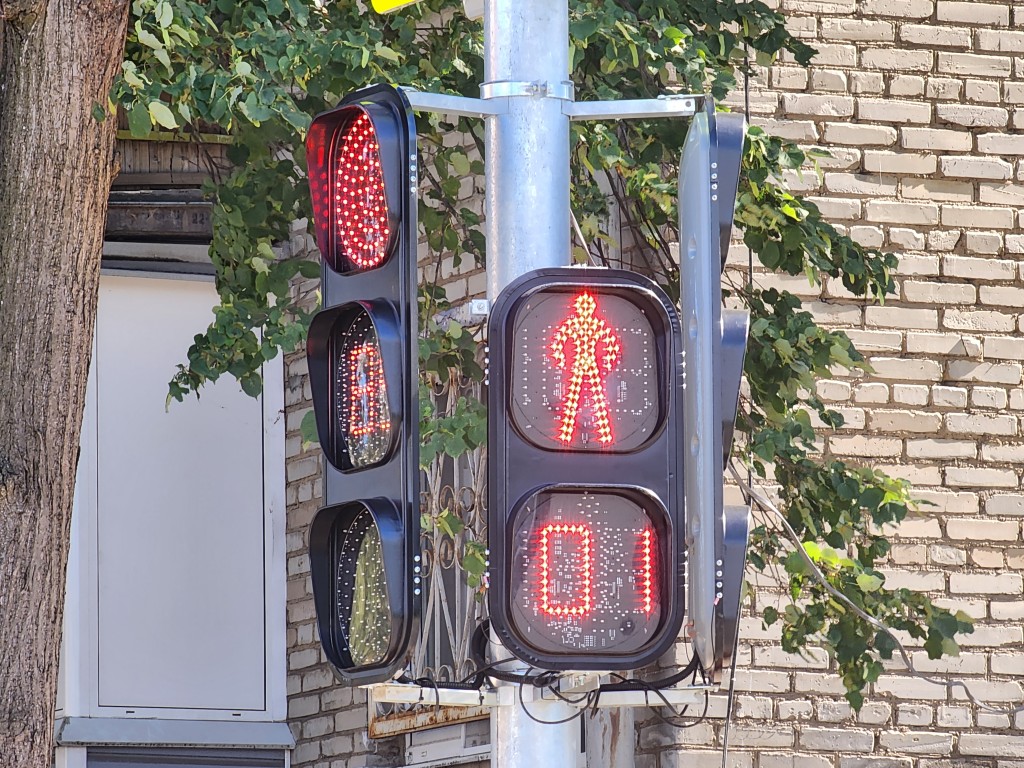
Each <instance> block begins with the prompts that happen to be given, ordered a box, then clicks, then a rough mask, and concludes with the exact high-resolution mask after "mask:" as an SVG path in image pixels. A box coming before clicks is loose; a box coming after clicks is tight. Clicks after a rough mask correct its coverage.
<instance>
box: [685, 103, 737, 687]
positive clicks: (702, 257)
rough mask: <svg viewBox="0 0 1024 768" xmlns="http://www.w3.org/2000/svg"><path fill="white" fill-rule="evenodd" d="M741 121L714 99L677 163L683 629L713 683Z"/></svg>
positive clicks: (731, 520) (724, 579)
mask: <svg viewBox="0 0 1024 768" xmlns="http://www.w3.org/2000/svg"><path fill="white" fill-rule="evenodd" d="M745 134H746V123H745V121H744V120H743V118H742V116H740V115H735V114H727V113H716V112H715V108H714V103H713V102H712V101H711V99H707V100H706V102H705V109H704V111H703V112H701V113H698V114H697V115H696V116H695V117H694V119H693V122H692V124H691V126H690V129H689V133H688V134H687V138H686V144H685V147H684V150H683V158H682V160H681V162H680V166H679V267H680V269H679V283H680V304H681V313H680V320H681V323H682V326H683V350H684V380H685V397H684V406H683V409H684V417H683V425H684V426H683V429H684V437H685V444H686V451H687V457H686V471H685V472H684V475H685V480H684V483H685V516H686V552H687V593H688V600H689V603H688V623H687V631H688V633H689V635H690V637H691V639H692V641H693V647H694V653H695V655H696V656H697V657H698V658H699V659H700V662H701V665H702V668H703V671H704V674H705V677H706V678H707V679H708V680H709V681H710V682H712V683H715V684H717V683H718V682H720V680H721V673H722V670H723V669H725V668H726V667H728V666H729V663H730V661H731V659H732V656H733V653H734V651H735V647H736V642H737V631H738V627H739V613H740V593H741V589H742V584H743V571H744V568H745V565H746V551H747V539H748V536H749V531H750V508H749V507H744V506H727V505H725V503H724V499H723V496H724V493H723V491H724V487H723V473H724V470H725V464H726V462H727V461H728V457H729V454H730V452H731V449H732V440H733V428H734V425H735V421H736V415H737V404H738V400H739V391H740V382H741V379H742V376H743V358H744V354H745V351H746V343H747V331H748V326H749V322H750V318H749V313H748V312H746V311H745V310H726V309H723V307H722V276H721V273H722V270H723V269H724V267H725V260H726V256H727V254H728V250H729V241H730V238H731V233H732V222H733V215H734V209H735V205H736V192H737V189H738V185H739V178H740V164H741V161H742V156H743V143H744V139H745Z"/></svg>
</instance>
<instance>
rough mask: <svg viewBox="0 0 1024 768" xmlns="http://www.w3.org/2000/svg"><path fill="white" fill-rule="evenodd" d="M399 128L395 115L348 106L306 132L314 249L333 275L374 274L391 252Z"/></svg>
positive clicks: (396, 217)
mask: <svg viewBox="0 0 1024 768" xmlns="http://www.w3.org/2000/svg"><path fill="white" fill-rule="evenodd" d="M399 124H400V123H399V121H398V117H397V115H396V114H395V113H394V112H393V111H391V110H389V109H384V108H381V107H380V106H379V105H368V106H367V107H366V108H364V107H363V106H356V105H349V106H345V107H340V108H338V109H336V110H332V111H331V112H325V113H323V114H322V115H318V116H317V117H316V118H315V119H314V120H313V123H312V125H310V127H309V134H308V135H307V137H306V161H307V166H308V170H309V189H310V194H311V196H312V202H313V218H314V222H315V224H316V234H317V243H318V245H319V246H320V251H321V254H322V256H323V258H324V261H326V262H327V263H328V264H329V265H330V267H331V269H333V270H334V271H335V272H339V273H342V274H344V273H350V272H362V271H366V270H370V269H374V268H376V267H379V266H381V265H382V264H384V263H385V262H386V261H387V260H388V258H389V257H390V255H391V253H392V252H393V251H394V245H395V241H396V238H397V234H398V229H399V222H400V220H401V217H400V214H399V210H398V209H399V207H400V202H399V201H400V198H401V195H400V194H399V193H400V190H398V189H397V186H399V185H398V184H396V183H395V181H396V177H395V176H394V174H395V172H396V170H397V165H396V164H398V163H400V162H401V157H400V156H399V153H401V155H402V156H404V152H405V150H404V149H401V148H400V144H401V142H400V141H398V140H397V138H396V137H397V136H398V135H399V134H400V133H401V131H400V130H399ZM385 163H390V165H389V170H386V169H385V167H384V166H385ZM388 174H391V175H388ZM385 179H388V180H389V182H386V181H385ZM392 186H393V187H396V188H395V189H390V188H389V187H392Z"/></svg>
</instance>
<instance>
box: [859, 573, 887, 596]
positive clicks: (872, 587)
mask: <svg viewBox="0 0 1024 768" xmlns="http://www.w3.org/2000/svg"><path fill="white" fill-rule="evenodd" d="M883 583H884V580H883V579H881V578H879V577H878V576H875V575H873V574H870V573H860V574H857V586H858V587H860V588H861V590H862V591H864V592H877V591H878V590H879V589H881V588H882V584H883Z"/></svg>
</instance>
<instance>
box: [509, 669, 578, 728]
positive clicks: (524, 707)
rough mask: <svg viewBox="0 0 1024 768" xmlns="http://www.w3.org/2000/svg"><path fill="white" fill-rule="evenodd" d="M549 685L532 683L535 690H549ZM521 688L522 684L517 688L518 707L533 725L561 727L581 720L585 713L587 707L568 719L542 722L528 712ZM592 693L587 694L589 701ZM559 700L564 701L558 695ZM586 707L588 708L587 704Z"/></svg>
mask: <svg viewBox="0 0 1024 768" xmlns="http://www.w3.org/2000/svg"><path fill="white" fill-rule="evenodd" d="M532 669H533V667H529V668H528V671H530V670H532ZM540 676H541V675H536V676H535V677H540ZM551 685H552V684H550V683H549V684H547V685H538V684H536V683H534V686H535V687H537V688H543V687H547V688H550V687H551ZM523 687H524V686H523V684H522V683H520V685H519V686H518V688H519V691H518V693H519V706H520V707H521V708H522V710H523V712H524V713H525V714H526V716H527V717H528V718H530V719H531V720H533V721H534V722H535V723H541V724H542V725H561V724H562V723H571V722H572V721H573V720H575V719H577V718H580V719H581V720H582V718H583V715H585V714H586V712H587V707H584V708H582V709H580V711H579V712H576V713H574V714H572V715H570V716H569V717H563V718H561V719H559V720H544V719H543V718H540V717H537V716H536V715H534V714H533V713H532V712H531V711H530V710H529V708H528V707H527V706H526V699H525V698H524V697H523ZM593 693H594V692H593V691H590V692H589V693H588V694H587V697H586V698H587V699H588V700H589V698H590V696H591V695H593ZM559 698H562V699H563V700H565V698H564V697H562V696H561V695H559ZM587 706H589V704H588V705H587Z"/></svg>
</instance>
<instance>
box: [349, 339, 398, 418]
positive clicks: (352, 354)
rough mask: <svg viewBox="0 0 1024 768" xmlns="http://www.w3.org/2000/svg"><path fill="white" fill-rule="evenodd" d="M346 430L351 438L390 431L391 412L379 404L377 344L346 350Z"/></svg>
mask: <svg viewBox="0 0 1024 768" xmlns="http://www.w3.org/2000/svg"><path fill="white" fill-rule="evenodd" d="M348 371H349V387H348V392H349V398H348V399H349V414H350V416H349V419H350V420H349V432H350V433H351V434H352V436H353V437H364V436H366V435H374V434H377V433H390V432H391V420H390V414H389V413H387V411H386V410H384V409H382V408H381V407H380V406H379V403H380V402H381V394H383V393H382V390H383V388H384V368H383V367H382V366H381V361H380V347H378V346H377V345H376V344H373V343H371V342H364V343H362V344H359V345H358V346H355V347H353V348H352V349H350V350H349V353H348Z"/></svg>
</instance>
